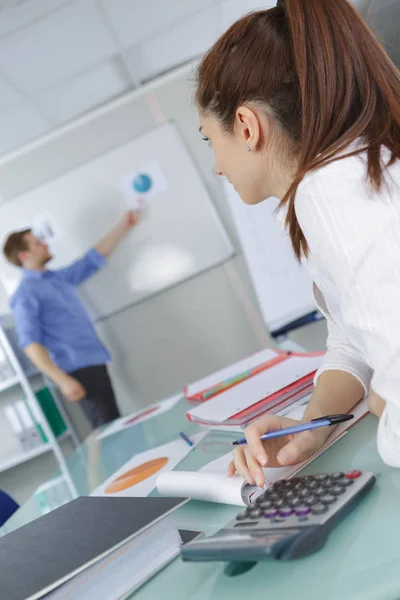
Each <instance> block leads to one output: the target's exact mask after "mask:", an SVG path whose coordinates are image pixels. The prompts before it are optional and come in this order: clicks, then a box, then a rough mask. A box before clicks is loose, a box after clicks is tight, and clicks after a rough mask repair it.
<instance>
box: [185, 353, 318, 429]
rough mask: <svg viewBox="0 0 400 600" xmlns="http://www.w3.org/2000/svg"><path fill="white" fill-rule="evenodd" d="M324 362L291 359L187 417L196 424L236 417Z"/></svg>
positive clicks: (243, 382) (247, 381) (235, 387)
mask: <svg viewBox="0 0 400 600" xmlns="http://www.w3.org/2000/svg"><path fill="white" fill-rule="evenodd" d="M322 359H323V356H322V355H321V356H291V357H290V358H288V359H287V360H285V361H284V362H281V363H278V364H276V365H274V366H273V367H271V368H270V369H267V370H266V371H262V372H261V373H258V374H257V375H254V376H253V377H250V378H249V379H246V380H245V381H242V382H241V383H239V384H237V385H235V386H234V387H232V388H230V389H229V390H226V392H222V393H221V394H219V395H218V396H216V397H214V398H212V399H211V400H208V401H207V402H204V403H203V404H201V405H200V406H198V407H196V408H194V409H192V410H190V411H188V414H189V415H190V416H191V417H192V420H193V421H196V422H199V423H202V422H204V423H207V422H211V423H223V422H224V421H226V420H227V419H229V418H231V417H233V415H236V414H237V413H239V412H241V411H243V410H245V409H246V408H249V407H250V406H253V405H254V404H257V402H261V400H263V399H264V398H267V397H268V396H270V395H272V394H274V393H276V392H279V391H280V390H282V389H283V388H285V387H287V386H288V385H290V384H292V383H294V382H296V381H299V380H300V379H302V378H303V377H305V376H306V375H309V374H310V373H312V372H313V371H316V370H317V369H318V367H319V366H320V365H321V362H322Z"/></svg>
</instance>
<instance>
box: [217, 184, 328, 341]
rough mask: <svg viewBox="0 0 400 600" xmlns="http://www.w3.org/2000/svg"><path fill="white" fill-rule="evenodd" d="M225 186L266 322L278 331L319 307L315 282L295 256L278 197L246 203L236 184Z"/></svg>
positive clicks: (269, 326) (272, 329) (270, 328)
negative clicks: (280, 215) (279, 213)
mask: <svg viewBox="0 0 400 600" xmlns="http://www.w3.org/2000/svg"><path fill="white" fill-rule="evenodd" d="M223 187H224V192H225V196H226V199H227V202H228V204H229V207H230V210H231V213H232V216H233V220H234V222H235V226H236V229H237V233H238V236H239V239H240V242H241V245H242V248H243V253H244V256H245V259H246V263H247V267H248V269H249V272H250V276H251V279H252V282H253V285H254V289H255V292H256V295H257V299H258V303H259V306H260V310H261V314H262V317H263V320H264V322H265V324H266V325H267V327H268V329H269V330H270V331H274V330H276V329H279V328H280V327H283V326H284V325H287V324H288V323H290V322H291V321H294V320H295V319H298V318H300V317H302V316H304V315H306V314H308V313H310V312H313V311H315V310H316V306H315V302H314V298H313V294H312V282H311V279H310V277H309V275H308V273H307V272H306V271H305V270H304V268H303V267H301V266H300V265H299V264H298V262H297V260H296V259H295V257H294V254H293V250H292V247H291V244H290V240H289V237H288V235H287V233H286V231H284V229H283V226H282V224H281V223H280V222H279V220H278V218H277V216H276V214H275V209H276V207H277V206H278V204H279V200H277V199H276V198H269V199H268V200H265V201H264V202H261V203H260V204H255V205H252V206H250V205H248V204H245V203H244V202H243V201H242V200H241V198H240V196H239V195H238V194H237V193H236V191H235V190H234V188H233V186H232V185H231V184H230V183H229V182H228V181H227V180H226V179H223Z"/></svg>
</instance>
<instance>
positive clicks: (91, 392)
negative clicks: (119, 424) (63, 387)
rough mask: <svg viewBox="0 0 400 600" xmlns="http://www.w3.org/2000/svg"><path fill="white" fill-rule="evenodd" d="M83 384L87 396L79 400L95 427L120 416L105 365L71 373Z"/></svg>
mask: <svg viewBox="0 0 400 600" xmlns="http://www.w3.org/2000/svg"><path fill="white" fill-rule="evenodd" d="M70 375H71V377H74V378H75V379H77V380H78V381H79V383H81V384H82V385H83V387H84V388H85V390H86V397H85V398H83V400H81V401H80V402H79V404H80V406H81V407H82V409H83V412H84V413H85V415H86V417H87V418H88V420H89V422H90V424H91V425H92V427H94V428H95V429H96V428H97V427H100V426H101V425H104V424H105V423H109V422H110V421H113V420H114V419H117V418H118V417H120V416H121V415H120V412H119V410H118V406H117V403H116V401H115V395H114V390H113V388H112V384H111V379H110V376H109V374H108V370H107V367H106V366H105V365H99V366H95V367H85V368H84V369H78V371H74V372H73V373H70Z"/></svg>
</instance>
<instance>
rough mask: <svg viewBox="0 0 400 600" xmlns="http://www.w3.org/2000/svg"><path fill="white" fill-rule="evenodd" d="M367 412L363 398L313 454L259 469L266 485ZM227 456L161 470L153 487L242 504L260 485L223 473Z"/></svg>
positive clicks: (291, 472) (170, 493)
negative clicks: (199, 466) (350, 416)
mask: <svg viewBox="0 0 400 600" xmlns="http://www.w3.org/2000/svg"><path fill="white" fill-rule="evenodd" d="M304 408H305V407H304ZM367 413H368V406H367V400H362V401H361V402H359V403H358V404H357V406H356V407H355V408H354V409H353V410H352V414H354V420H353V421H346V422H345V423H341V424H340V425H338V426H337V427H336V428H335V430H334V431H333V433H332V434H331V435H330V436H329V438H328V440H327V443H326V444H325V446H324V447H323V448H322V449H321V450H320V451H319V452H317V453H316V454H314V456H312V457H311V458H309V459H308V460H305V461H303V462H302V463H299V464H297V465H293V466H290V467H279V468H267V469H263V471H264V476H265V481H266V483H267V485H270V484H271V483H274V482H275V481H277V480H278V479H283V478H289V477H291V476H293V475H295V474H296V473H298V472H299V471H300V470H301V469H303V468H304V467H305V466H307V465H308V464H310V463H311V462H312V461H313V460H315V459H316V458H317V457H318V456H320V455H321V454H322V453H323V452H325V450H327V449H328V448H330V447H331V446H332V445H333V444H335V443H336V442H337V441H338V440H339V439H341V438H342V437H343V436H344V435H346V433H347V429H349V428H351V426H352V425H353V424H355V423H356V422H357V421H358V420H360V419H361V418H362V417H363V416H365V415H366V414H367ZM231 460H232V453H231V452H228V453H227V454H224V455H223V456H221V457H220V458H218V459H217V460H214V461H212V462H210V463H209V464H208V465H206V466H205V467H203V468H202V469H200V471H198V472H197V473H196V472H187V471H174V472H173V473H164V474H162V475H160V476H159V477H158V479H157V489H158V491H159V492H160V493H161V494H164V495H167V496H176V497H178V498H179V497H183V498H185V497H190V498H192V499H195V500H206V501H209V502H218V503H222V504H233V505H237V506H245V505H246V504H248V503H249V498H250V497H251V496H252V495H254V496H253V497H252V498H251V499H252V500H254V499H255V498H256V497H257V495H258V491H259V493H261V489H259V488H256V487H253V486H249V485H248V484H247V483H246V481H245V480H244V479H243V478H242V477H239V476H238V475H236V476H235V477H233V478H228V477H227V476H226V471H227V468H228V465H229V463H230V462H231Z"/></svg>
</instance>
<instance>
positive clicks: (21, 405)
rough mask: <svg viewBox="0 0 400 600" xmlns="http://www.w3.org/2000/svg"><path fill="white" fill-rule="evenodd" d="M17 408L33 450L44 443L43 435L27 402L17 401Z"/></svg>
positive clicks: (28, 442)
mask: <svg viewBox="0 0 400 600" xmlns="http://www.w3.org/2000/svg"><path fill="white" fill-rule="evenodd" d="M15 408H16V410H17V413H18V416H19V418H20V420H21V423H22V426H23V428H24V430H25V435H26V438H27V445H28V448H29V449H30V450H32V449H33V448H37V447H38V446H41V445H42V444H43V439H42V436H41V435H40V433H39V430H38V428H37V427H36V423H35V421H34V419H33V417H32V414H31V412H30V411H29V409H28V407H27V405H26V404H25V402H24V401H23V400H18V401H17V402H16V403H15Z"/></svg>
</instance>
